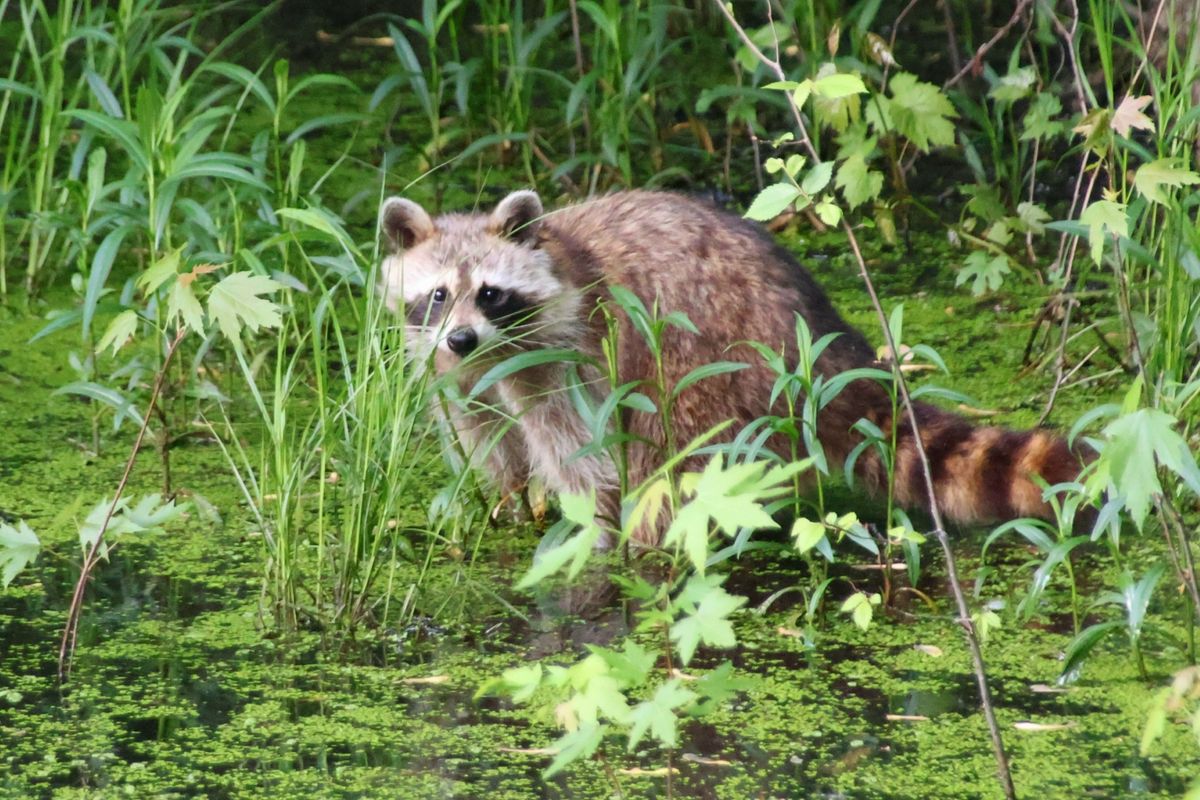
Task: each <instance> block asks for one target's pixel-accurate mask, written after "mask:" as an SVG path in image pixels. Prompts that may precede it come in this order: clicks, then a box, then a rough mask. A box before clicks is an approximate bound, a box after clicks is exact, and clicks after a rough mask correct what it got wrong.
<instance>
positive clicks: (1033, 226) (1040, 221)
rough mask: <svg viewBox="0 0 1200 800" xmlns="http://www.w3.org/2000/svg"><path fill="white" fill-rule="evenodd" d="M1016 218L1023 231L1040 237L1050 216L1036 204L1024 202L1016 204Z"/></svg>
mask: <svg viewBox="0 0 1200 800" xmlns="http://www.w3.org/2000/svg"><path fill="white" fill-rule="evenodd" d="M1017 218H1018V219H1020V220H1021V225H1022V226H1024V228H1025V230H1027V231H1031V232H1033V233H1035V234H1038V235H1040V234H1042V233H1044V232H1045V230H1046V223H1047V222H1048V221H1049V220H1050V214H1049V213H1048V212H1047V211H1046V209H1044V208H1042V207H1041V206H1039V205H1038V204H1036V203H1030V202H1029V201H1028V200H1025V201H1022V202H1020V203H1018V204H1017Z"/></svg>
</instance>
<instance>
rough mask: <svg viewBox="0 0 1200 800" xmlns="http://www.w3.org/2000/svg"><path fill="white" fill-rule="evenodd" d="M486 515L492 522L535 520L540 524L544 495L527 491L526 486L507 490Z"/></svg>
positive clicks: (544, 510)
mask: <svg viewBox="0 0 1200 800" xmlns="http://www.w3.org/2000/svg"><path fill="white" fill-rule="evenodd" d="M488 516H489V517H490V518H491V520H492V522H493V523H497V522H500V521H501V520H504V521H507V522H514V523H523V522H535V523H537V524H539V525H540V524H541V523H542V520H543V518H544V517H545V516H546V497H545V494H544V493H542V494H540V495H536V496H535V493H532V492H530V491H528V487H527V486H519V487H516V488H514V489H511V490H509V491H508V492H507V493H506V494H505V495H504V496H503V497H501V498H500V500H499V502H497V503H496V505H494V506H492V510H491V511H490V512H489V514H488Z"/></svg>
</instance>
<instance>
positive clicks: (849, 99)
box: [813, 63, 870, 133]
mask: <svg viewBox="0 0 1200 800" xmlns="http://www.w3.org/2000/svg"><path fill="white" fill-rule="evenodd" d="M855 79H857V80H858V84H857V85H856V84H855V83H854V80H855ZM819 84H823V85H824V86H825V87H826V88H827V89H828V93H819V92H817V86H818V85H819ZM861 84H862V79H860V78H858V76H857V75H849V74H845V73H839V72H838V71H837V67H835V66H834V65H833V64H829V63H825V64H822V65H821V68H820V69H819V70H818V71H817V77H816V79H815V80H814V81H813V115H814V117H815V118H816V120H817V121H818V122H819V123H820V124H822V125H827V126H829V127H830V128H833V129H834V130H835V131H837V132H838V133H842V132H843V131H845V130H846V129H847V128H849V127H850V126H851V125H852V124H854V123H855V122H857V121H858V119H859V116H860V115H861V114H862V98H860V97H859V96H858V95H859V93H858V92H857V91H851V90H853V89H856V88H858V86H860V85H861ZM868 108H870V105H868Z"/></svg>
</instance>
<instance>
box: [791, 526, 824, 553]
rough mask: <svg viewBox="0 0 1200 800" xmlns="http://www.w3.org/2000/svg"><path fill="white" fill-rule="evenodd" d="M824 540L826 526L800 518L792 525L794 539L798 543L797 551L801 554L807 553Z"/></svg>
mask: <svg viewBox="0 0 1200 800" xmlns="http://www.w3.org/2000/svg"><path fill="white" fill-rule="evenodd" d="M824 538H825V525H824V524H822V523H820V522H813V521H812V520H811V519H805V518H804V517H798V518H797V519H796V521H795V522H793V523H792V539H793V540H794V541H795V542H796V549H797V550H799V551H800V552H801V553H807V552H808V551H809V550H811V549H813V548H814V547H816V546H817V544H818V543H820V541H821V540H822V539H824Z"/></svg>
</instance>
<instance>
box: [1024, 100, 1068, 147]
mask: <svg viewBox="0 0 1200 800" xmlns="http://www.w3.org/2000/svg"><path fill="white" fill-rule="evenodd" d="M1061 113H1062V101H1061V100H1059V99H1058V97H1057V96H1056V95H1053V94H1051V93H1049V92H1042V93H1040V94H1038V95H1037V96H1036V97H1034V98H1033V102H1032V103H1030V104H1029V110H1028V111H1026V112H1025V117H1024V119H1022V120H1021V124H1022V127H1023V130H1022V131H1021V141H1030V140H1033V139H1049V138H1051V137H1054V136H1058V135H1060V134H1061V133H1062V132H1063V131H1064V130H1066V127H1067V126H1066V124H1065V123H1064V122H1063V121H1062V120H1060V119H1056V117H1058V115H1059V114H1061Z"/></svg>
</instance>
